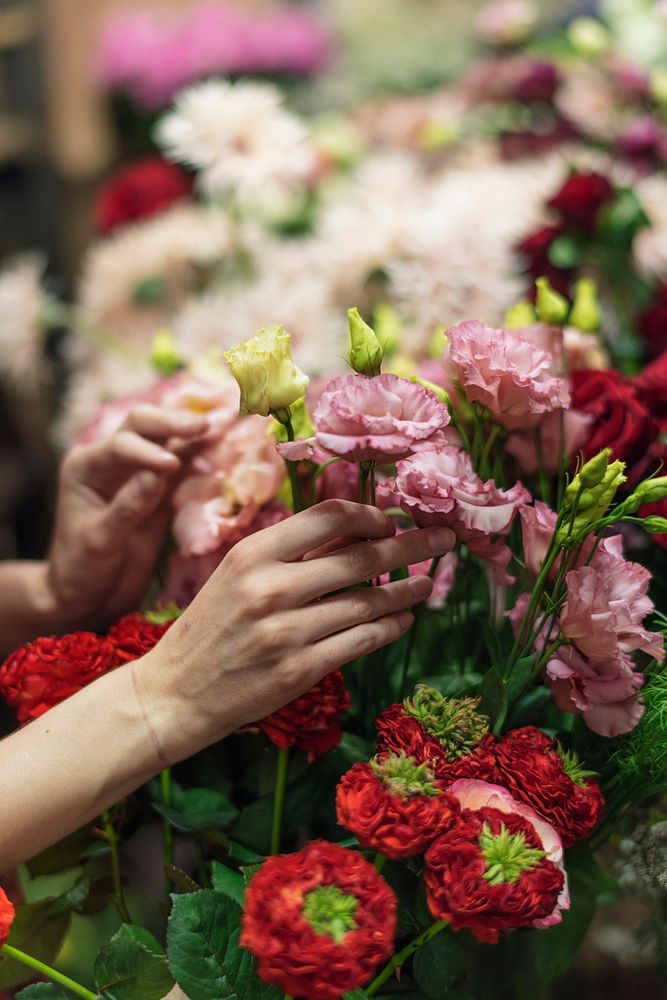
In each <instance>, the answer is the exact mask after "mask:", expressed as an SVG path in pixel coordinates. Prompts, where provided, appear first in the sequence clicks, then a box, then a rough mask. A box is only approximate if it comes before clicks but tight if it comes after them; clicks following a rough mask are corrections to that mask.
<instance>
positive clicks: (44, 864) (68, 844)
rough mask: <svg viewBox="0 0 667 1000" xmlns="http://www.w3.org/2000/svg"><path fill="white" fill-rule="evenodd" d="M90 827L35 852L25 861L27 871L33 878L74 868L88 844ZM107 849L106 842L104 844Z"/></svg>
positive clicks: (79, 861)
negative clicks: (32, 856)
mask: <svg viewBox="0 0 667 1000" xmlns="http://www.w3.org/2000/svg"><path fill="white" fill-rule="evenodd" d="M90 842H91V839H90V829H89V828H88V827H86V828H85V829H83V830H77V831H76V832H75V833H72V834H70V836H69V837H65V839H64V840H61V841H59V842H58V843H57V844H54V845H53V846H52V847H48V848H47V849H46V850H45V851H42V852H41V854H36V855H35V857H34V858H31V859H30V861H27V862H26V866H27V868H28V871H29V872H30V874H31V875H32V877H33V878H37V876H38V875H57V874H59V873H60V872H64V871H67V869H68V868H75V867H76V866H77V865H78V864H80V863H81V859H82V857H83V855H84V854H85V853H86V850H87V848H88V847H89V846H90ZM104 847H105V848H106V850H107V851H108V850H109V847H108V845H107V844H104Z"/></svg>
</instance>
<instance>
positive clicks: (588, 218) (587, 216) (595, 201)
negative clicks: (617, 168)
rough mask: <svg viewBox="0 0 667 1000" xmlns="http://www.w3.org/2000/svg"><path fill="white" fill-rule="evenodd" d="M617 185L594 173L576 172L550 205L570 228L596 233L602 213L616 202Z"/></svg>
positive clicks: (589, 233) (590, 233)
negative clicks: (602, 210)
mask: <svg viewBox="0 0 667 1000" xmlns="http://www.w3.org/2000/svg"><path fill="white" fill-rule="evenodd" d="M615 195H616V192H615V190H614V187H613V185H612V184H611V183H610V182H609V181H608V180H607V178H606V177H604V176H603V175H602V174H596V173H595V172H593V171H590V172H582V173H576V172H575V173H572V174H570V176H569V177H568V179H567V180H566V181H565V183H564V184H563V186H562V188H561V189H560V191H559V192H558V193H557V194H555V195H554V197H553V198H552V199H551V200H550V201H549V202H548V205H549V208H553V209H554V211H556V212H558V214H559V215H560V217H561V219H562V220H563V222H564V223H565V224H566V225H567V226H568V228H571V229H576V230H579V231H582V232H584V233H586V234H588V235H592V234H593V233H594V232H595V228H596V226H597V222H598V218H599V215H600V210H601V209H602V208H603V206H604V205H606V204H608V203H609V202H610V201H612V200H613V199H614V197H615Z"/></svg>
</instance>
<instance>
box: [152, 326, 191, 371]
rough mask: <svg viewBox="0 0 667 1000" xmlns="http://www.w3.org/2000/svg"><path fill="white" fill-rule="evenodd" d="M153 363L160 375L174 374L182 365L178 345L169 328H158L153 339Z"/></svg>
mask: <svg viewBox="0 0 667 1000" xmlns="http://www.w3.org/2000/svg"><path fill="white" fill-rule="evenodd" d="M151 364H152V365H153V368H155V370H156V372H159V374H160V375H166V376H168V375H173V374H174V372H177V371H178V369H179V368H181V367H182V365H183V361H182V359H181V356H180V354H179V353H178V345H177V344H176V341H175V339H174V336H173V334H172V333H171V332H170V331H169V330H158V331H157V332H156V333H154V334H153V340H152V341H151Z"/></svg>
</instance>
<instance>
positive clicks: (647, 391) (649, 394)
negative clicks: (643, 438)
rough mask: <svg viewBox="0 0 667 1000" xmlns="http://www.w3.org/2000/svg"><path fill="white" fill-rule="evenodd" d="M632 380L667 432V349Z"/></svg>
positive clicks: (655, 418)
mask: <svg viewBox="0 0 667 1000" xmlns="http://www.w3.org/2000/svg"><path fill="white" fill-rule="evenodd" d="M630 381H631V384H632V385H633V387H634V389H635V391H636V392H637V394H638V396H639V398H640V400H641V401H642V402H643V403H644V405H645V406H646V408H647V409H648V411H649V413H650V414H651V416H652V417H653V419H654V420H656V421H657V423H658V425H659V427H660V431H661V432H662V433H663V434H665V433H667V350H665V351H663V353H662V354H661V355H660V357H658V358H656V360H655V361H653V362H652V363H651V364H650V365H647V366H646V368H645V369H644V370H643V372H641V373H640V374H639V375H635V377H634V378H633V379H631V380H630Z"/></svg>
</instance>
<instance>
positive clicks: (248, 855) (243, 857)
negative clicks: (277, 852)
mask: <svg viewBox="0 0 667 1000" xmlns="http://www.w3.org/2000/svg"><path fill="white" fill-rule="evenodd" d="M229 857H230V858H233V859H234V861H241V862H242V863H243V864H246V865H256V864H259V863H260V862H262V861H263V860H264V855H263V854H258V853H257V851H251V850H250V848H249V847H244V846H243V844H237V843H236V841H234V840H230V841H229Z"/></svg>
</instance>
